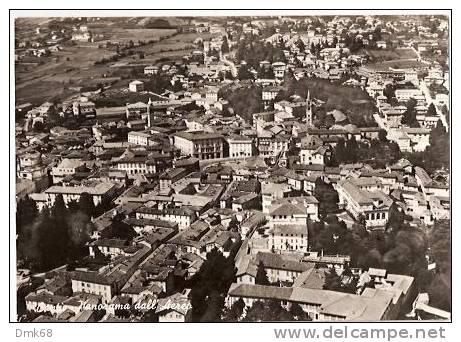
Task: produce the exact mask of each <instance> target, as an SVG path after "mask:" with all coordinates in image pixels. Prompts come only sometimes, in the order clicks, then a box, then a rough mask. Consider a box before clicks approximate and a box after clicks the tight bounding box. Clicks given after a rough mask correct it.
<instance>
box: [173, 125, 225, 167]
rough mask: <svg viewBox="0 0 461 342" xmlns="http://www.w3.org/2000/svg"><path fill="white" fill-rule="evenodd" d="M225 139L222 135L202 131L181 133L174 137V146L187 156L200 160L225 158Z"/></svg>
mask: <svg viewBox="0 0 461 342" xmlns="http://www.w3.org/2000/svg"><path fill="white" fill-rule="evenodd" d="M223 142H224V139H223V137H222V135H220V134H216V133H207V132H201V131H195V132H180V133H176V134H174V135H173V144H174V146H175V147H177V148H179V149H180V150H181V152H182V153H183V154H185V155H189V156H192V157H195V158H198V159H200V160H203V159H216V158H223V156H224V143H223Z"/></svg>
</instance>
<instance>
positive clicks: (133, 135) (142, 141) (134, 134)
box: [128, 131, 155, 146]
mask: <svg viewBox="0 0 461 342" xmlns="http://www.w3.org/2000/svg"><path fill="white" fill-rule="evenodd" d="M152 138H153V136H152V135H151V134H150V133H149V132H148V131H141V132H139V131H130V132H128V142H129V143H130V144H134V145H139V146H152V145H155V142H154V140H153V139H152Z"/></svg>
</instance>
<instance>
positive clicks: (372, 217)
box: [336, 179, 392, 229]
mask: <svg viewBox="0 0 461 342" xmlns="http://www.w3.org/2000/svg"><path fill="white" fill-rule="evenodd" d="M360 180H362V179H360ZM378 187H379V185H377V184H376V183H374V184H373V183H371V184H370V183H368V182H367V183H365V184H364V183H362V182H361V181H358V179H347V180H344V181H340V182H339V183H338V184H337V185H336V191H338V196H339V206H340V207H343V208H344V209H346V210H347V211H348V212H349V213H350V214H351V215H352V216H353V217H354V218H355V219H356V220H361V219H363V220H364V221H365V227H366V228H367V229H374V228H383V227H384V226H385V225H386V223H387V221H388V219H389V209H390V206H391V205H392V200H391V199H390V198H389V196H387V195H385V194H384V193H383V192H382V191H381V190H378Z"/></svg>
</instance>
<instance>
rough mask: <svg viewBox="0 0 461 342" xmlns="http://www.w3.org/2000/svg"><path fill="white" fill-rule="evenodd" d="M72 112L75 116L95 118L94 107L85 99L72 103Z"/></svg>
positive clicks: (92, 103)
mask: <svg viewBox="0 0 461 342" xmlns="http://www.w3.org/2000/svg"><path fill="white" fill-rule="evenodd" d="M72 111H73V113H74V115H76V116H79V115H82V116H85V117H95V116H96V105H95V104H94V102H91V101H88V99H87V98H81V99H80V100H79V101H75V102H73V103H72Z"/></svg>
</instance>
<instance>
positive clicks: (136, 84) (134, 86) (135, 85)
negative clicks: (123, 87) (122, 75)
mask: <svg viewBox="0 0 461 342" xmlns="http://www.w3.org/2000/svg"><path fill="white" fill-rule="evenodd" d="M128 89H129V90H130V91H131V92H133V93H138V92H140V91H143V90H144V83H143V82H141V81H132V82H130V84H129V85H128Z"/></svg>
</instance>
